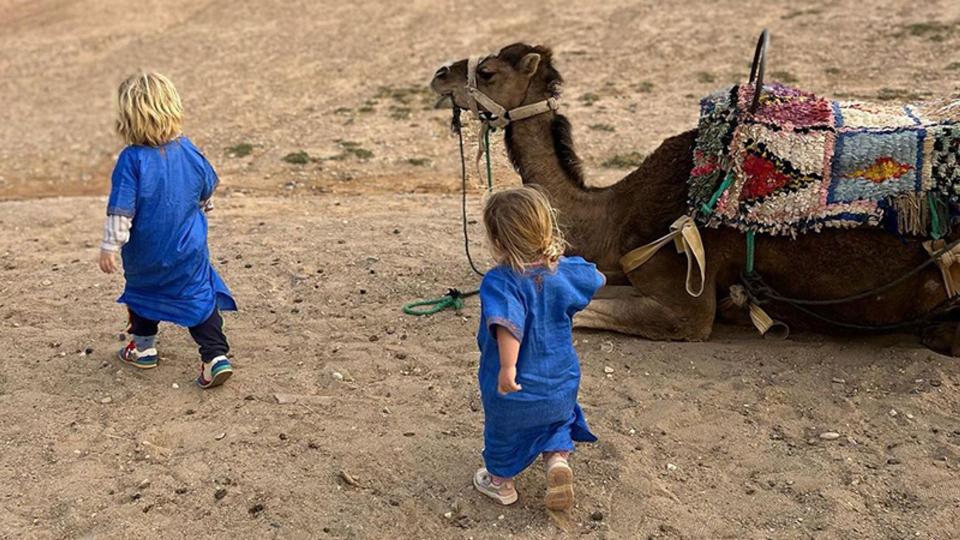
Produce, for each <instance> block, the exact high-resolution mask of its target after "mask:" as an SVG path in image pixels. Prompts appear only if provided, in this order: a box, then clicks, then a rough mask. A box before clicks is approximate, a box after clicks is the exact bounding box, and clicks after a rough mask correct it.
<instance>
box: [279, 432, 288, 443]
mask: <svg viewBox="0 0 960 540" xmlns="http://www.w3.org/2000/svg"><path fill="white" fill-rule="evenodd" d="M280 440H281V441H285V440H287V434H286V433H281V434H280Z"/></svg>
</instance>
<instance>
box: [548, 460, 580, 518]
mask: <svg viewBox="0 0 960 540" xmlns="http://www.w3.org/2000/svg"><path fill="white" fill-rule="evenodd" d="M543 502H544V504H545V505H546V506H547V509H549V510H556V511H566V510H570V509H572V508H573V470H572V469H571V468H570V464H569V463H567V460H566V459H564V458H562V457H560V456H554V457H552V458H550V461H548V462H547V496H546V497H545V498H544V501H543Z"/></svg>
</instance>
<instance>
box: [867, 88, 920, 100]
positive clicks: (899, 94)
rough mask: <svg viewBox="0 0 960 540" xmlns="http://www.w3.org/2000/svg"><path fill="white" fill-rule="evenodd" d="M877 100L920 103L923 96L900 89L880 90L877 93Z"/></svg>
mask: <svg viewBox="0 0 960 540" xmlns="http://www.w3.org/2000/svg"><path fill="white" fill-rule="evenodd" d="M877 99H879V100H881V101H894V100H897V101H920V100H922V99H923V96H921V95H920V94H918V93H916V92H914V91H912V90H904V89H902V88H881V89H880V91H879V92H877Z"/></svg>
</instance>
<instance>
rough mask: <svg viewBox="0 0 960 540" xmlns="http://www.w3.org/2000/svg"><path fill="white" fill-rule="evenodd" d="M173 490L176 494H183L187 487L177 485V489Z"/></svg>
mask: <svg viewBox="0 0 960 540" xmlns="http://www.w3.org/2000/svg"><path fill="white" fill-rule="evenodd" d="M173 492H174V493H176V494H177V495H183V494H184V493H186V492H187V488H185V487H178V488H177V489H175V490H173Z"/></svg>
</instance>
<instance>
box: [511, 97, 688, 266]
mask: <svg viewBox="0 0 960 540" xmlns="http://www.w3.org/2000/svg"><path fill="white" fill-rule="evenodd" d="M506 139H507V150H508V152H509V153H510V159H511V161H513V164H514V166H515V167H516V168H517V170H518V171H519V172H520V176H521V177H522V178H523V182H524V183H525V184H539V185H540V186H543V187H544V188H545V189H546V190H547V192H548V194H549V196H550V201H551V203H553V205H554V206H555V207H556V208H557V210H558V211H559V213H560V223H561V225H562V227H563V229H564V233H565V234H566V237H567V241H568V242H569V243H570V246H571V250H570V251H571V252H572V253H575V254H578V255H582V256H583V257H584V258H586V259H588V260H591V261H594V262H596V263H597V264H598V265H599V266H600V268H602V269H605V270H615V269H616V268H618V266H617V265H618V263H617V261H618V260H619V257H620V256H621V255H623V254H624V253H626V252H627V251H628V250H630V249H633V248H635V247H638V246H640V245H642V244H644V243H646V242H649V241H651V240H653V239H655V238H657V237H659V236H660V235H662V234H664V233H665V232H666V231H667V228H668V227H669V225H670V223H672V222H673V220H675V219H677V218H678V217H680V216H681V215H682V214H683V213H684V212H685V211H686V181H687V178H688V177H689V174H690V169H691V167H692V166H693V161H692V155H693V153H692V152H693V145H694V142H695V140H696V131H688V132H686V133H684V134H681V135H678V136H676V137H671V138H670V139H667V140H666V141H664V142H663V144H661V145H660V147H659V148H657V150H656V151H654V152H653V154H651V155H650V156H649V157H648V158H647V159H646V160H644V162H643V164H642V165H641V166H640V168H638V169H637V170H635V171H633V172H632V173H630V174H629V175H628V176H627V177H626V178H624V179H623V180H621V181H620V182H619V183H617V184H614V185H613V186H610V187H609V188H605V189H596V188H587V187H585V185H584V181H583V176H582V173H581V172H580V166H579V159H578V158H577V157H576V154H575V153H574V151H573V140H572V137H571V136H570V126H569V123H568V122H567V120H566V119H565V118H563V117H558V116H556V115H554V114H553V113H549V114H543V115H540V116H535V117H533V118H528V119H526V120H523V121H520V122H517V123H515V124H511V125H510V126H509V128H508V130H507V137H506Z"/></svg>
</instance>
